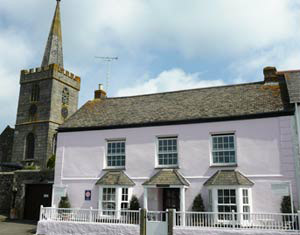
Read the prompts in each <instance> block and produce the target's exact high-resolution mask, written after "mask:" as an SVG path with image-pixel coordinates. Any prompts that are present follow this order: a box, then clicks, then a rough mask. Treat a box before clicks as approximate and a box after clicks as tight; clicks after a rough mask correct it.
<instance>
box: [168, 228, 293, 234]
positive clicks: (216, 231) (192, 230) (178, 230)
mask: <svg viewBox="0 0 300 235" xmlns="http://www.w3.org/2000/svg"><path fill="white" fill-rule="evenodd" d="M239 234H242V235H294V234H295V233H293V232H285V231H266V230H231V229H224V230H222V229H197V228H174V235H239Z"/></svg>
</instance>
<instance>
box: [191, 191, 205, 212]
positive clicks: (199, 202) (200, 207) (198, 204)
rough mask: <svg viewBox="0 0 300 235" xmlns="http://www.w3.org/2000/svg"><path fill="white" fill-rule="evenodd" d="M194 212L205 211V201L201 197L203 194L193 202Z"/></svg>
mask: <svg viewBox="0 0 300 235" xmlns="http://www.w3.org/2000/svg"><path fill="white" fill-rule="evenodd" d="M192 211H205V207H204V204H203V199H202V196H201V193H199V194H198V195H197V196H196V197H195V199H194V201H193V206H192Z"/></svg>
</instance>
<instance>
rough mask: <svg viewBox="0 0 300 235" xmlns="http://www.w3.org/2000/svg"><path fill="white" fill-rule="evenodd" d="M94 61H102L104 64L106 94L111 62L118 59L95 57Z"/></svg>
mask: <svg viewBox="0 0 300 235" xmlns="http://www.w3.org/2000/svg"><path fill="white" fill-rule="evenodd" d="M95 58H96V59H100V60H103V61H104V62H105V63H106V93H108V84H109V80H110V68H111V62H112V61H114V60H118V59H119V58H118V57H110V56H95Z"/></svg>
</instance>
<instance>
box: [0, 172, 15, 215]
mask: <svg viewBox="0 0 300 235" xmlns="http://www.w3.org/2000/svg"><path fill="white" fill-rule="evenodd" d="M13 178H14V173H13V172H0V213H4V214H9V211H10V206H11V199H12V187H13Z"/></svg>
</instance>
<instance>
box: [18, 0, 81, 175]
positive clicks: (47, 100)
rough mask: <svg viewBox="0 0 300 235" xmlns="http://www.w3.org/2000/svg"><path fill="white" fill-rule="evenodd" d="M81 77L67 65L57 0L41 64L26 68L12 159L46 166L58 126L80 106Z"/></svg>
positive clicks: (53, 148)
mask: <svg viewBox="0 0 300 235" xmlns="http://www.w3.org/2000/svg"><path fill="white" fill-rule="evenodd" d="M79 90H80V77H77V76H75V75H74V74H72V73H70V72H69V71H66V70H64V68H63V49H62V32H61V21H60V0H57V5H56V10H55V14H54V18H53V21H52V26H51V29H50V33H49V37H48V41H47V45H46V48H45V53H44V57H43V61H42V65H41V67H40V68H35V69H30V70H22V71H21V78H20V94H19V103H18V111H17V120H16V125H15V133H14V143H13V152H12V162H19V163H22V164H23V165H37V166H40V167H41V168H42V169H44V168H46V162H47V159H48V158H49V157H50V156H51V155H52V154H53V153H54V151H55V143H56V129H57V128H58V126H59V125H60V124H62V123H63V122H64V120H65V119H66V118H68V117H69V116H70V115H72V114H73V113H74V112H75V111H76V110H77V105H78V93H79Z"/></svg>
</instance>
